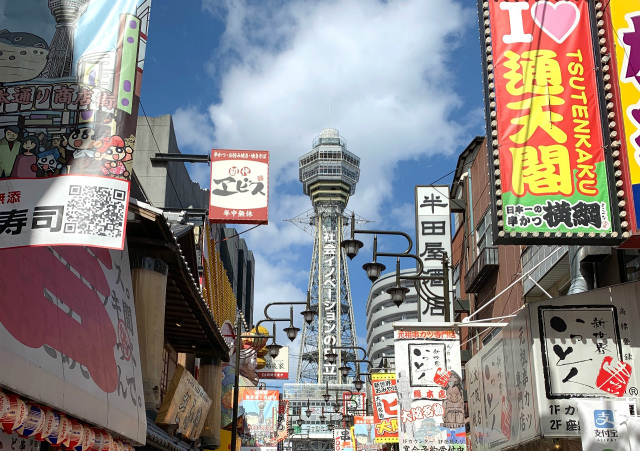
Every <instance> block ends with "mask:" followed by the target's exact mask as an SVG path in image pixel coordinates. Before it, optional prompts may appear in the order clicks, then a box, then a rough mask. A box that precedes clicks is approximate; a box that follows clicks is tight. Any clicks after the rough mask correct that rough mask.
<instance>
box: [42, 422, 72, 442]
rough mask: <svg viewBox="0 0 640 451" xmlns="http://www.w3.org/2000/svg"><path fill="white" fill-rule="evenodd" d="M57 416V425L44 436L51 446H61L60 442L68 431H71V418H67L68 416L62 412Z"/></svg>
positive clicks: (67, 435) (66, 435) (66, 436)
mask: <svg viewBox="0 0 640 451" xmlns="http://www.w3.org/2000/svg"><path fill="white" fill-rule="evenodd" d="M58 417H59V420H58V427H57V428H55V429H54V430H53V431H52V432H51V433H50V434H49V435H47V436H46V437H44V439H45V440H46V441H47V442H49V443H51V444H52V445H53V446H62V444H63V443H64V442H65V441H66V440H67V438H68V437H69V432H70V431H71V420H69V418H67V417H66V416H65V415H63V414H58ZM43 436H44V434H43Z"/></svg>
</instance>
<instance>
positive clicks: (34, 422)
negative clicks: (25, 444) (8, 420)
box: [16, 404, 45, 438]
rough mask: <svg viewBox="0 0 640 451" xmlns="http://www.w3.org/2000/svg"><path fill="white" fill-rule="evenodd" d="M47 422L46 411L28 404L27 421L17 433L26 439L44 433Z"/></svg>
mask: <svg viewBox="0 0 640 451" xmlns="http://www.w3.org/2000/svg"><path fill="white" fill-rule="evenodd" d="M44 420H45V411H44V409H43V408H42V407H40V406H37V405H35V404H27V419H26V421H25V422H24V424H23V425H22V427H21V428H19V429H18V430H17V431H16V432H18V435H19V436H20V437H23V438H26V437H31V436H32V435H36V434H39V433H40V432H41V431H42V427H43V426H44Z"/></svg>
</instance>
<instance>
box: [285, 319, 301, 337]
mask: <svg viewBox="0 0 640 451" xmlns="http://www.w3.org/2000/svg"><path fill="white" fill-rule="evenodd" d="M283 330H284V332H285V333H286V334H287V337H288V338H289V340H291V341H293V340H295V339H296V337H297V336H298V332H300V328H299V327H296V326H294V325H293V323H291V325H290V326H289V327H285V328H284V329H283Z"/></svg>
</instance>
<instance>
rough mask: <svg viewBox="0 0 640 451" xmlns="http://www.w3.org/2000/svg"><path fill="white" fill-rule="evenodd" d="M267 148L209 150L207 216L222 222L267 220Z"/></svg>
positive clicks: (257, 221)
mask: <svg viewBox="0 0 640 451" xmlns="http://www.w3.org/2000/svg"><path fill="white" fill-rule="evenodd" d="M268 212H269V152H267V151H262V150H223V149H213V150H212V151H211V192H210V200H209V220H210V221H211V222H220V223H225V224H267V221H268Z"/></svg>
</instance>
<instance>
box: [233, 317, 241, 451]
mask: <svg viewBox="0 0 640 451" xmlns="http://www.w3.org/2000/svg"><path fill="white" fill-rule="evenodd" d="M241 328H242V321H241V320H240V315H238V319H237V320H236V350H235V352H236V369H235V379H234V382H233V417H232V418H231V451H238V450H237V449H236V447H237V443H236V439H237V438H238V404H239V403H240V388H239V385H240V349H241V347H242V334H241V333H240V331H241Z"/></svg>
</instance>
